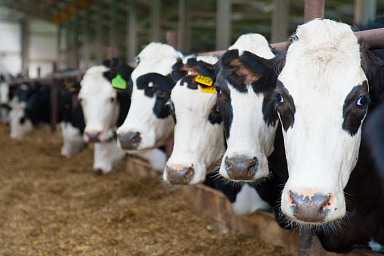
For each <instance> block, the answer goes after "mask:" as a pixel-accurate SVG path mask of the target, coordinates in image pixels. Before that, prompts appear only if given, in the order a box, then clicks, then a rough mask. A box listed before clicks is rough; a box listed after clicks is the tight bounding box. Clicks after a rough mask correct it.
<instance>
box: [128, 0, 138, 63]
mask: <svg viewBox="0 0 384 256" xmlns="http://www.w3.org/2000/svg"><path fill="white" fill-rule="evenodd" d="M127 22H128V24H127V29H128V31H127V62H130V61H131V60H133V59H134V58H135V57H136V55H137V40H136V23H137V19H136V4H135V0H128V19H127Z"/></svg>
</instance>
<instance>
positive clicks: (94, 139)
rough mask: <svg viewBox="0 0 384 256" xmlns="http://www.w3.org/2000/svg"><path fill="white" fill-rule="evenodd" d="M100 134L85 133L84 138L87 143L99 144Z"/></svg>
mask: <svg viewBox="0 0 384 256" xmlns="http://www.w3.org/2000/svg"><path fill="white" fill-rule="evenodd" d="M100 134H101V133H100V132H86V133H85V136H87V138H88V141H89V142H100Z"/></svg>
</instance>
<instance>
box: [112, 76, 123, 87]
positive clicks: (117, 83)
mask: <svg viewBox="0 0 384 256" xmlns="http://www.w3.org/2000/svg"><path fill="white" fill-rule="evenodd" d="M112 87H113V88H115V89H120V90H125V89H126V88H127V81H125V80H124V78H122V77H121V75H119V74H117V76H116V77H115V78H113V79H112Z"/></svg>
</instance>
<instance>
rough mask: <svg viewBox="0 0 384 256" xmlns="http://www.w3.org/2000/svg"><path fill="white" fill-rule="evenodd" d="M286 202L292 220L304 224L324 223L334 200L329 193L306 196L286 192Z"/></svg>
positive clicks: (290, 191)
mask: <svg viewBox="0 0 384 256" xmlns="http://www.w3.org/2000/svg"><path fill="white" fill-rule="evenodd" d="M288 202H290V210H291V214H292V215H293V217H294V219H295V220H297V221H299V222H305V223H323V222H326V221H325V220H326V216H327V214H328V213H329V212H330V211H331V208H332V207H333V204H334V198H333V195H332V194H331V193H328V194H322V193H316V194H313V195H311V196H310V195H307V194H302V193H296V192H294V191H292V190H289V191H288Z"/></svg>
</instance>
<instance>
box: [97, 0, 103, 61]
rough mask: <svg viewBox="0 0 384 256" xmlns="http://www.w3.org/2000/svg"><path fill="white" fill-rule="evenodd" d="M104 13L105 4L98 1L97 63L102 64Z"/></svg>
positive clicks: (100, 0)
mask: <svg viewBox="0 0 384 256" xmlns="http://www.w3.org/2000/svg"><path fill="white" fill-rule="evenodd" d="M102 11H103V2H102V0H98V1H97V11H96V12H97V22H96V31H97V33H96V63H97V64H101V61H102V58H103V55H102V53H103V51H102V48H103V24H102Z"/></svg>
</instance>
